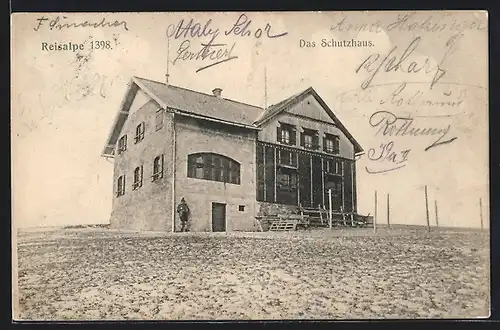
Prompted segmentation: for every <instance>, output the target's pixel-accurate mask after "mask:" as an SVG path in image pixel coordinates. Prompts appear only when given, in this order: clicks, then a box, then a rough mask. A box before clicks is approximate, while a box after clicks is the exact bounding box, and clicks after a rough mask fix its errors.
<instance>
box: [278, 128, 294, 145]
mask: <svg viewBox="0 0 500 330" xmlns="http://www.w3.org/2000/svg"><path fill="white" fill-rule="evenodd" d="M277 138H278V142H279V143H282V144H287V145H295V143H296V130H295V126H293V125H290V124H284V123H280V124H279V126H278V127H277Z"/></svg>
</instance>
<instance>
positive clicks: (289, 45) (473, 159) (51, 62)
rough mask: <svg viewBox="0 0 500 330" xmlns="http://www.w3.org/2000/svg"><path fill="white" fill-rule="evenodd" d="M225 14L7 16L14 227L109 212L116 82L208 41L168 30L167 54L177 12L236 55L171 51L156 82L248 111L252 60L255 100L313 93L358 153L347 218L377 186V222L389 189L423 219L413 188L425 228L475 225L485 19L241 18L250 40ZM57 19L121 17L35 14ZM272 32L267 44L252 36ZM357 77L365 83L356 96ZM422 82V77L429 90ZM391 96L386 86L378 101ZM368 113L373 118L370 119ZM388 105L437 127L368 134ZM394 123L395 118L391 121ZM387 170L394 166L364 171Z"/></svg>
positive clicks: (482, 176)
mask: <svg viewBox="0 0 500 330" xmlns="http://www.w3.org/2000/svg"><path fill="white" fill-rule="evenodd" d="M240 15H241V13H225V14H222V13H211V14H202V13H197V14H194V13H189V14H185V13H184V14H183V13H175V14H173V13H158V14H152V13H141V14H132V13H115V14H80V13H71V14H46V13H45V14H37V13H34V14H21V15H16V16H14V17H13V20H12V31H13V33H12V44H13V46H12V64H13V65H12V109H11V118H12V125H11V126H12V168H13V173H12V175H13V176H12V177H13V180H12V187H13V191H12V194H13V195H12V196H13V217H14V221H15V223H16V225H17V226H19V227H32V226H53V225H63V224H79V223H106V222H108V221H109V215H110V211H111V199H112V179H111V178H112V171H113V165H112V161H111V160H106V159H104V158H102V157H101V156H100V154H101V151H102V148H103V146H104V144H105V141H106V138H107V136H108V134H109V131H110V129H111V125H112V122H113V119H114V116H115V115H116V112H117V111H118V108H119V106H120V103H121V101H122V99H123V96H124V94H125V91H126V85H127V83H128V82H129V80H130V78H131V77H132V76H139V77H144V78H148V79H153V80H160V81H163V80H164V79H165V77H164V75H165V73H166V68H167V58H168V56H167V53H170V60H171V61H172V62H173V60H174V59H175V58H176V57H177V56H178V55H179V47H180V46H181V44H182V43H183V42H185V41H186V40H188V41H189V43H190V49H189V51H192V52H197V51H199V50H200V49H201V47H202V46H201V43H207V42H209V41H210V39H211V38H210V36H204V37H191V36H190V35H189V34H188V36H187V38H185V37H184V35H183V36H181V37H179V38H178V39H175V38H171V40H170V43H169V49H170V51H169V52H167V48H168V47H167V33H166V31H167V29H168V28H169V26H172V27H173V26H176V25H177V24H178V23H179V22H180V21H181V20H182V19H184V25H186V24H187V23H188V22H189V20H190V19H191V18H193V20H194V21H193V23H196V22H198V23H199V24H201V26H202V27H203V26H205V25H206V24H207V21H208V20H210V19H211V21H210V22H209V23H208V25H207V26H208V27H209V28H210V29H212V31H216V30H217V29H218V35H217V36H216V38H215V39H214V42H215V43H218V44H225V45H227V47H232V46H233V45H234V47H233V49H232V52H231V55H232V56H237V58H236V59H233V60H230V61H227V62H225V63H222V64H219V65H216V66H213V67H211V68H208V69H206V70H202V71H199V72H196V71H197V69H199V68H201V67H203V66H205V65H208V64H210V63H213V61H211V60H210V59H205V60H203V61H202V60H182V59H178V60H177V61H176V62H175V64H173V63H171V64H170V83H171V84H174V85H178V86H182V87H186V88H190V89H193V90H198V91H202V92H206V93H210V91H211V90H212V89H213V88H215V87H220V88H222V89H223V95H224V97H226V98H230V99H234V100H239V101H243V102H246V103H251V104H255V105H259V106H264V103H265V97H264V95H265V91H264V69H266V71H267V96H268V102H267V103H268V104H269V105H270V104H273V103H277V102H279V101H280V100H282V99H283V98H286V97H288V96H290V95H292V94H295V93H297V92H300V91H302V90H304V89H306V88H307V87H309V86H312V87H313V88H314V89H315V90H316V91H317V92H318V93H319V94H320V96H321V97H322V98H323V99H324V100H325V101H326V103H327V104H328V105H329V106H330V107H331V108H332V109H333V111H334V112H335V113H336V114H337V115H338V117H339V118H340V120H341V121H343V123H344V124H345V126H346V127H347V128H348V129H349V130H350V131H351V133H352V134H353V135H354V137H355V138H356V139H357V140H358V141H359V143H360V144H361V145H362V147H363V148H364V150H365V152H366V154H365V155H363V156H362V157H361V158H360V159H359V161H358V165H357V171H358V181H357V185H358V196H359V212H360V213H363V214H368V213H370V214H373V212H374V201H373V199H374V193H375V191H377V192H378V196H379V219H378V221H380V222H382V223H383V222H385V221H386V196H387V194H390V198H391V221H392V222H394V223H407V224H425V200H424V186H425V185H427V186H428V194H429V208H430V213H431V223H434V221H435V220H434V200H437V203H438V206H439V223H440V225H443V226H445V225H449V226H468V227H478V226H479V225H480V218H479V205H478V204H479V199H480V198H481V199H482V202H483V213H484V217H485V226H487V225H488V219H489V214H488V208H489V206H488V199H489V196H488V131H487V128H488V126H487V121H488V118H487V112H488V104H487V95H488V94H487V86H488V77H487V68H488V63H487V30H486V28H485V27H486V26H487V17H486V14H485V13H481V12H476V13H474V12H462V13H448V14H444V13H437V12H426V13H411V14H410V15H408V16H404V14H403V13H397V12H393V13H346V12H344V13H286V14H284V13H267V14H259V13H247V14H246V19H247V23H248V22H249V24H248V26H247V28H246V31H250V35H239V34H236V33H235V32H236V31H237V29H232V31H231V27H233V26H234V24H235V23H236V22H237V21H238V19H239V17H240ZM57 17H59V21H58V22H56V24H63V23H81V22H83V21H85V20H88V21H90V22H101V21H102V19H103V18H105V19H106V22H114V21H119V22H121V21H124V22H126V25H125V24H121V25H118V26H116V27H98V28H93V27H86V28H85V27H79V28H74V27H73V28H62V29H58V28H57V27H54V28H53V29H51V25H50V22H51V21H53V22H54V20H55V19H56V18H57ZM40 18H48V19H47V20H41V21H39V20H38V19H40ZM244 18H245V17H241V18H240V19H241V20H240V22H242V19H244ZM39 22H42V24H41V25H40V26H38V25H39ZM266 26H268V30H266ZM172 27H171V28H172ZM242 27H243V26H242V25H241V26H240V29H241V28H242ZM259 29H260V30H259ZM433 29H434V30H438V31H436V32H432V30H433ZM206 31H208V29H207V30H206ZM259 31H263V32H262V35H260V38H258V37H256V36H258V35H259ZM266 31H267V32H266ZM225 32H228V33H225ZM243 32H244V31H243ZM285 32H286V34H285V35H283V36H282V37H277V38H269V37H267V34H268V33H269V35H271V36H274V35H279V34H281V33H285ZM243 34H244V33H243ZM301 39H302V40H303V42H302V44H305V43H306V42H308V44H309V45H312V42H313V41H314V43H315V47H301V42H300V40H301ZM323 39H324V41H327V42H331V41H332V40H335V41H342V40H355V41H371V42H372V44H373V47H365V48H358V47H322V45H321V44H322V40H323ZM99 41H103V43H102V42H99ZM106 41H109V45H110V47H111V49H94V50H91V49H90V47H91V43H92V42H93V44H94V45H96V44H98V45H104V46H105V47H106ZM69 42H71V43H73V44H77V45H79V44H83V45H84V50H78V51H76V52H73V51H50V50H46V49H48V46H49V45H55V44H56V43H57V44H68V43H69ZM44 43H46V45H47V47H44ZM185 44H186V43H184V45H185ZM55 46H57V45H55ZM181 55H182V54H181ZM388 55H389V56H388ZM393 57H394V59H392V60H391V58H393ZM362 63H364V64H365V65H362ZM381 64H382V65H381ZM378 67H380V69H378V71H377V68H378ZM358 68H359V70H358V72H356V70H357V69H358ZM386 71H389V72H386ZM408 71H410V73H408ZM372 75H374V78H373V80H372V81H371V84H370V86H368V87H367V88H366V89H362V88H361V86H362V84H363V82H365V81H367V79H368V78H369V77H370V76H372ZM433 79H434V81H436V80H437V83H436V84H434V85H433V86H432V88H431V82H432V81H433ZM403 83H407V84H406V85H401V84H403ZM397 88H399V91H396V89H397ZM392 94H397V95H396V96H395V97H394V98H390V96H391V95H392ZM398 100H399V101H398ZM408 100H410V102H408ZM405 101H406V103H405ZM398 102H399V105H397V104H398ZM408 103H410V104H408ZM378 111H385V112H380V113H379V115H378V117H377V115H376V116H375V117H373V114H374V113H376V112H378ZM391 113H392V114H395V115H396V116H398V117H408V116H411V118H412V119H413V121H412V123H411V124H412V127H413V128H421V129H422V128H428V129H435V132H442V133H440V134H438V133H436V134H435V135H428V136H410V135H406V136H388V135H386V136H384V135H383V134H382V133H381V131H380V129H382V130H383V128H384V126H383V124H384V123H386V122H387V120H389V119H390V118H391V117H388V116H390V114H391ZM382 115H384V116H385V117H381V116H382ZM370 118H372V121H371V124H370ZM377 118H378V119H377ZM378 122H380V124H379V125H378V126H377V125H376V124H377V123H378ZM405 122H407V121H405V120H398V121H397V122H396V123H395V124H397V125H398V127H399V126H401V124H403V123H405ZM439 130H441V131H439ZM444 130H447V131H446V134H445V131H444ZM414 132H415V131H414ZM440 135H444V136H443V137H442V139H441V140H440V141H441V142H443V141H447V140H452V141H451V142H450V143H446V144H442V145H438V146H436V147H434V148H431V149H429V150H427V151H425V149H426V147H428V146H430V145H431V144H432V143H433V142H435V141H436V140H438V138H440ZM455 137H456V139H453V138H455ZM390 142H392V144H390V145H391V146H392V150H389V151H390V152H389V151H388V150H387V147H385V149H384V150H385V154H384V156H383V157H381V156H380V154H381V146H382V148H384V147H383V145H384V144H385V145H386V146H387V144H389V143H390ZM405 150H406V152H405ZM408 150H409V151H408ZM393 152H394V153H393ZM391 154H392V156H391ZM403 155H406V157H403ZM386 156H387V157H386ZM402 157H403V158H402ZM405 158H406V161H402V160H404V159H405ZM399 161H402V162H401V163H397V162H399ZM396 163H397V164H396ZM401 165H405V166H404V167H402V168H400V169H397V170H393V171H388V172H384V173H377V174H374V173H369V172H377V171H384V170H389V169H391V168H394V167H397V166H401Z"/></svg>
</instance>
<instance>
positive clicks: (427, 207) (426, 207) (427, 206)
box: [425, 185, 431, 231]
mask: <svg viewBox="0 0 500 330" xmlns="http://www.w3.org/2000/svg"><path fill="white" fill-rule="evenodd" d="M425 215H426V219H427V231H431V224H430V222H429V201H428V199H427V185H425Z"/></svg>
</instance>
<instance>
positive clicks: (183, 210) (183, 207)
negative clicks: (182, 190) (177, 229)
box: [177, 197, 189, 232]
mask: <svg viewBox="0 0 500 330" xmlns="http://www.w3.org/2000/svg"><path fill="white" fill-rule="evenodd" d="M177 213H179V218H180V219H181V232H182V231H188V230H187V222H188V217H189V206H188V205H187V203H186V200H185V199H184V197H182V198H181V202H180V203H179V205H177Z"/></svg>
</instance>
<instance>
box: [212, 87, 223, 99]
mask: <svg viewBox="0 0 500 330" xmlns="http://www.w3.org/2000/svg"><path fill="white" fill-rule="evenodd" d="M212 93H213V94H214V96H216V97H219V98H221V97H222V89H221V88H214V89H213V90H212Z"/></svg>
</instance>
